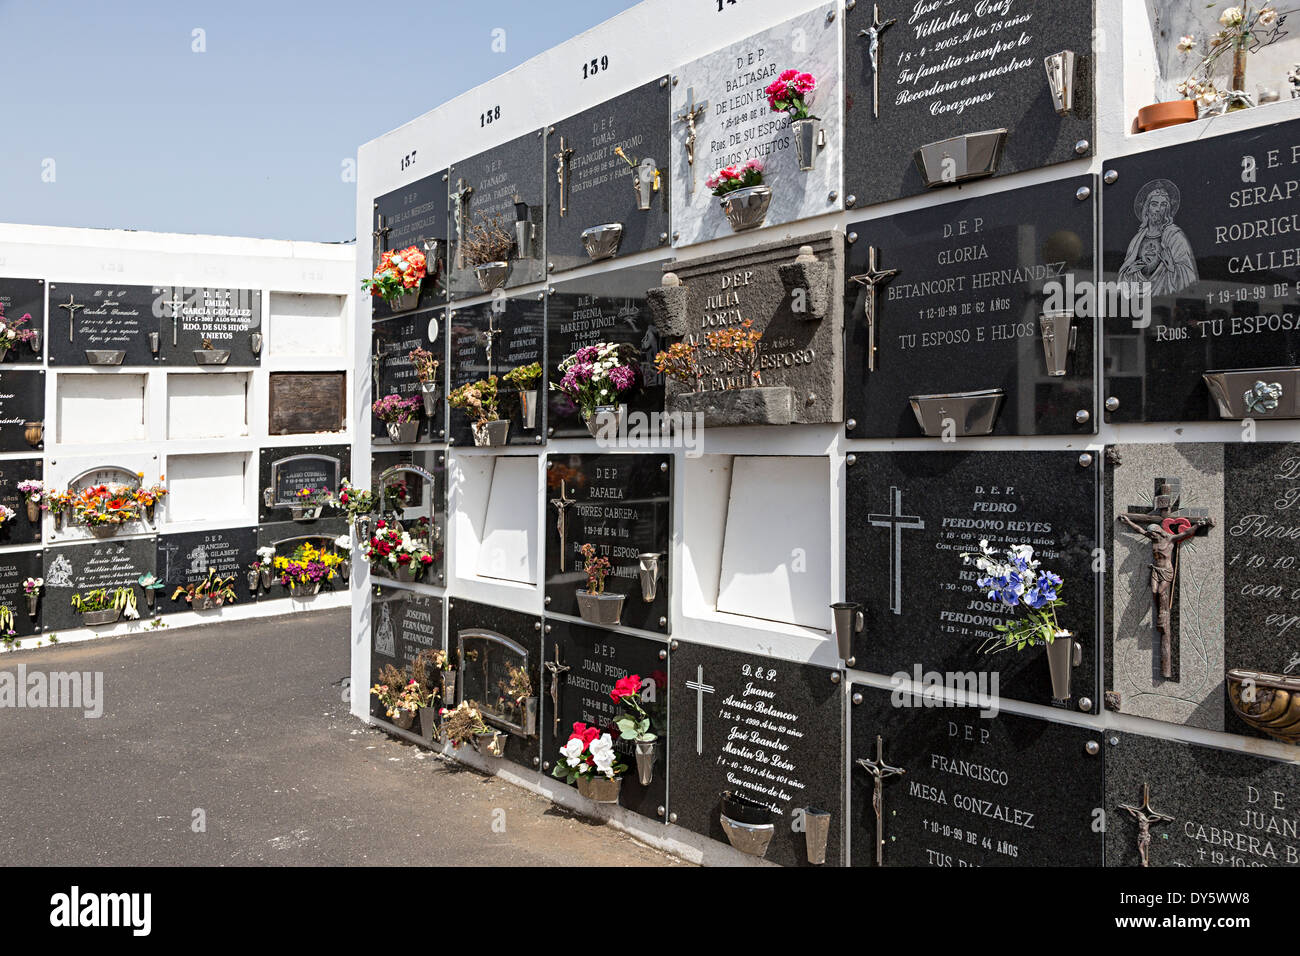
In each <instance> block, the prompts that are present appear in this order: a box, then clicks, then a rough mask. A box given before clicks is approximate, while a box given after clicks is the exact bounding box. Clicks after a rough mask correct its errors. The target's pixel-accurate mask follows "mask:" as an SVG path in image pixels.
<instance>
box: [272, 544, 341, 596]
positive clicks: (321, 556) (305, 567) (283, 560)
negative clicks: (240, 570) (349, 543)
mask: <svg viewBox="0 0 1300 956" xmlns="http://www.w3.org/2000/svg"><path fill="white" fill-rule="evenodd" d="M342 561H343V559H342V558H341V557H339V555H337V554H335V553H334V552H333V551H326V550H324V549H321V548H317V547H315V546H314V545H312V543H311V542H310V541H304V542H303V543H302V544H300V545H298V547H297V548H296V549H294V552H293V554H291V555H289V556H288V557H286V556H284V555H280V556H278V557H275V558H273V559H272V563H271V566H272V567H273V568H274V569H275V572H276V574H277V575H279V578H280V583H281V584H283V585H284V586H285V587H300V586H302V585H305V584H322V583H324V582H325V581H330V580H332V579H333V578H334V575H335V571H334V569H335V568H336V567H338V566H339V564H341V563H342Z"/></svg>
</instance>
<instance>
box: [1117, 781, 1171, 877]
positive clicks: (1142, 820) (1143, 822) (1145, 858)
mask: <svg viewBox="0 0 1300 956" xmlns="http://www.w3.org/2000/svg"><path fill="white" fill-rule="evenodd" d="M1119 808H1120V809H1121V810H1124V811H1126V812H1127V813H1129V814H1131V815H1132V816H1133V819H1134V820H1136V821H1137V825H1138V856H1140V857H1142V865H1143V866H1150V865H1151V824H1153V823H1173V822H1174V818H1173V817H1171V816H1170V815H1169V814H1167V813H1161V812H1160V811H1159V810H1153V809H1152V808H1151V788H1150V787H1149V786H1148V785H1147V784H1146V783H1143V784H1142V805H1141V806H1138V807H1135V806H1133V805H1132V804H1129V803H1121V804H1120V805H1119Z"/></svg>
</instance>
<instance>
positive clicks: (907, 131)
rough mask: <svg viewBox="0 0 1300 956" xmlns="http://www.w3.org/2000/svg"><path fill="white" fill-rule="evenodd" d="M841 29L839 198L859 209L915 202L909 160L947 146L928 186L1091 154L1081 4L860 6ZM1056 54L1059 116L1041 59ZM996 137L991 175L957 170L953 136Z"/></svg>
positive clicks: (1086, 24)
mask: <svg viewBox="0 0 1300 956" xmlns="http://www.w3.org/2000/svg"><path fill="white" fill-rule="evenodd" d="M844 24H845V25H844V37H845V39H844V43H845V70H846V80H845V123H846V128H845V132H844V139H845V153H846V154H847V156H848V157H849V158H848V161H847V163H846V168H845V172H844V189H845V192H846V193H847V194H848V195H851V196H853V197H854V198H855V199H856V202H857V205H858V206H869V205H874V204H875V203H880V202H885V201H887V200H890V199H898V198H900V197H902V196H911V195H914V194H916V193H920V192H924V191H925V190H926V189H927V177H926V176H925V175H923V174H922V172H921V168H920V166H919V165H918V160H917V152H918V150H921V149H922V148H923V147H925V146H928V145H929V144H932V143H933V144H939V143H941V142H942V141H945V140H951V139H954V138H958V139H957V141H956V142H952V143H947V144H946V145H944V146H937V147H936V149H935V150H934V160H933V162H934V169H933V171H932V172H931V173H930V182H931V185H937V186H940V187H941V186H942V185H944V183H945V182H947V181H952V182H960V181H962V180H964V179H965V178H966V177H967V176H969V175H977V174H979V173H980V172H982V171H984V170H986V169H989V171H990V172H992V173H993V174H995V175H999V176H1004V175H1007V174H1009V173H1016V172H1021V171H1023V170H1026V169H1036V168H1038V167H1040V166H1049V165H1052V164H1054V163H1064V162H1069V161H1070V160H1073V159H1078V158H1079V157H1080V156H1088V155H1091V153H1092V148H1091V145H1090V144H1091V143H1093V142H1095V140H1096V136H1095V135H1094V132H1093V113H1094V110H1093V102H1092V87H1093V60H1092V55H1091V51H1092V46H1093V10H1092V5H1091V4H1087V3H1059V2H1054V0H1015V2H1014V3H1013V2H1003V0H997V2H989V0H947V2H945V3H936V2H916V3H913V4H905V3H899V2H883V3H870V2H863V3H858V4H856V5H854V6H853V7H852V9H850V10H847V11H846V12H845V17H844ZM1067 52H1068V53H1070V54H1072V55H1073V60H1074V62H1073V65H1072V68H1067V69H1065V70H1064V71H1063V72H1062V74H1061V75H1063V76H1065V75H1068V76H1071V77H1072V78H1073V87H1072V88H1073V100H1072V102H1071V103H1069V104H1068V106H1069V111H1068V112H1065V113H1064V114H1062V113H1061V112H1060V111H1061V109H1062V107H1064V106H1066V105H1067V104H1066V103H1064V102H1061V101H1058V100H1056V99H1055V98H1054V97H1053V87H1052V85H1051V84H1050V83H1049V79H1048V77H1049V73H1048V69H1047V64H1046V62H1045V61H1046V59H1047V58H1048V57H1051V56H1054V55H1056V54H1061V53H1067ZM877 66H878V69H877ZM1058 88H1059V87H1058ZM996 130H1005V132H1006V138H1005V143H1004V145H1003V146H1002V147H1001V150H1000V152H999V154H998V155H997V156H996V157H995V161H994V162H993V163H992V164H991V169H990V168H989V167H987V166H985V164H984V162H983V160H982V158H979V157H976V156H974V155H973V154H971V155H970V156H969V161H968V153H967V151H966V146H965V145H964V144H963V142H962V141H961V140H960V137H964V136H968V135H970V134H977V133H984V132H991V131H996ZM945 157H946V158H948V159H950V160H951V162H950V164H949V165H947V166H945V163H944V159H945ZM945 169H948V170H949V171H950V172H949V173H948V179H947V180H945V178H944V171H945ZM846 201H847V200H846Z"/></svg>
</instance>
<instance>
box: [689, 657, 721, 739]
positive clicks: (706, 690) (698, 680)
mask: <svg viewBox="0 0 1300 956" xmlns="http://www.w3.org/2000/svg"><path fill="white" fill-rule="evenodd" d="M686 688H687V690H693V691H695V752H696V753H697V754H703V753H704V695H705V694H712V693H713V692H714V691H715V690H717V688H716V687H714V686H713V685H712V684H706V683H704V665H703V664H700V665H699V666H698V667H696V668H695V680H688V681H687V682H686Z"/></svg>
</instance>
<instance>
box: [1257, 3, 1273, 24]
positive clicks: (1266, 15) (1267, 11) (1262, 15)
mask: <svg viewBox="0 0 1300 956" xmlns="http://www.w3.org/2000/svg"><path fill="white" fill-rule="evenodd" d="M1259 23H1260V26H1265V27H1271V26H1272V25H1273V24H1275V23H1277V11H1276V10H1274V9H1273V8H1272V7H1265V8H1264V9H1263V10H1260V11H1259Z"/></svg>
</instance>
